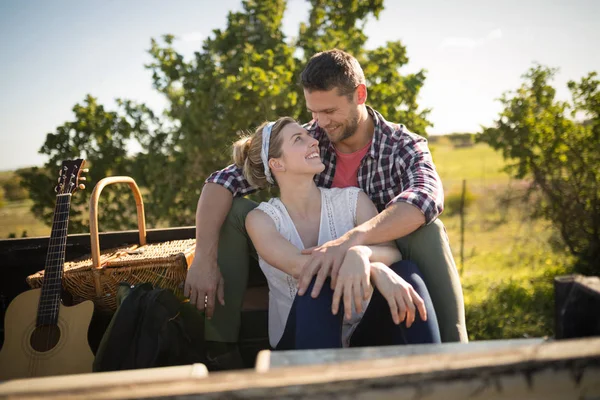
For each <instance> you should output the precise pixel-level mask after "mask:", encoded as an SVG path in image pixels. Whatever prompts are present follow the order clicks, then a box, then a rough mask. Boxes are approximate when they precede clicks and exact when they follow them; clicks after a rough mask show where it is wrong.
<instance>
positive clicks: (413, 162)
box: [205, 107, 444, 224]
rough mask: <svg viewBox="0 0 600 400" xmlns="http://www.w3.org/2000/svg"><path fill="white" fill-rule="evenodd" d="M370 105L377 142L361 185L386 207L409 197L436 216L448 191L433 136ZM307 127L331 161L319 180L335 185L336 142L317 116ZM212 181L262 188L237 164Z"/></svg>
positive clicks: (237, 190) (240, 192)
mask: <svg viewBox="0 0 600 400" xmlns="http://www.w3.org/2000/svg"><path fill="white" fill-rule="evenodd" d="M367 109H368V111H369V114H370V115H371V117H372V118H373V122H374V124H375V132H374V135H373V142H372V144H371V148H370V149H369V152H368V153H367V154H366V155H365V157H364V158H363V159H362V161H361V164H360V167H359V169H358V186H359V187H360V188H361V189H362V190H363V191H364V192H365V193H367V195H368V196H369V197H370V198H371V200H372V201H373V203H375V205H376V206H377V209H378V210H379V211H380V212H381V211H382V210H383V209H384V208H386V207H389V206H390V205H392V204H395V203H398V202H405V203H409V204H412V205H414V206H415V207H417V208H418V209H420V210H421V212H422V213H423V214H424V215H425V221H426V223H427V224H429V223H431V222H433V221H434V220H435V219H436V218H437V217H438V216H439V215H440V214H441V213H442V211H443V209H444V191H443V188H442V182H441V180H440V177H439V175H438V173H437V171H436V169H435V165H434V164H433V160H432V158H431V153H430V152H429V148H428V147H427V140H426V139H425V138H423V137H422V136H419V135H417V134H414V133H412V132H410V131H409V130H408V129H406V128H405V127H404V125H401V124H394V123H391V122H387V121H386V120H385V119H384V118H383V117H382V116H381V114H379V113H378V112H377V111H375V110H373V109H372V108H370V107H367ZM305 128H306V129H308V130H309V132H311V133H312V135H313V136H314V137H315V138H316V139H317V140H318V141H319V148H320V153H321V158H322V160H323V164H325V169H324V170H323V172H321V173H320V174H318V175H316V176H315V182H316V183H317V185H318V186H321V187H326V188H330V187H331V185H332V183H333V177H334V175H335V162H336V155H335V149H334V148H333V144H332V143H331V142H330V141H329V139H328V138H327V135H326V134H325V131H324V130H323V129H322V128H320V127H319V126H318V125H317V123H316V122H315V121H311V122H310V123H308V124H306V125H305ZM209 182H210V183H216V184H219V185H221V186H223V187H225V188H227V189H228V190H229V191H230V192H231V193H232V194H233V196H234V197H237V196H245V195H247V194H250V193H252V192H254V191H256V190H257V189H256V188H255V187H252V186H250V184H249V183H248V182H247V181H246V179H244V175H243V172H242V169H241V168H239V167H237V166H236V165H235V164H232V165H230V166H228V167H227V168H225V169H222V170H220V171H217V172H214V173H213V174H211V175H210V176H209V177H208V178H207V179H206V181H205V183H209Z"/></svg>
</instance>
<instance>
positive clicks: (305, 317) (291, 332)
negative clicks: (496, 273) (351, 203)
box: [276, 260, 441, 350]
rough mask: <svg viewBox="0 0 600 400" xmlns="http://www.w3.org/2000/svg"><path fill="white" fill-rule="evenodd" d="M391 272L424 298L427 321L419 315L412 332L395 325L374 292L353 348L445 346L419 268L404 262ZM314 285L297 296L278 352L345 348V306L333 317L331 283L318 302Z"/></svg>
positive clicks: (354, 337) (385, 303)
mask: <svg viewBox="0 0 600 400" xmlns="http://www.w3.org/2000/svg"><path fill="white" fill-rule="evenodd" d="M390 269H392V271H394V272H395V273H396V274H398V275H399V276H400V277H401V278H402V279H404V280H405V281H406V282H408V283H410V284H411V285H412V286H413V288H414V289H415V291H416V292H417V293H418V294H419V296H421V298H422V299H423V301H424V302H425V307H426V309H427V321H423V320H422V319H421V318H420V315H419V313H418V312H417V316H416V318H415V321H414V322H413V324H412V325H411V327H410V328H407V327H406V324H405V322H402V323H400V324H399V325H396V324H394V321H393V320H392V315H391V312H390V307H389V305H388V302H387V300H386V299H385V298H384V297H383V296H382V295H381V293H380V292H379V290H377V288H374V290H373V296H372V297H371V301H370V303H369V306H368V307H367V310H366V311H365V313H364V315H363V317H362V319H361V321H360V323H359V324H358V326H357V327H356V329H355V331H354V333H353V334H352V337H351V338H350V347H362V346H386V345H401V344H417V343H441V339H440V331H439V328H438V323H437V318H436V315H435V310H434V309H433V303H432V302H431V297H430V296H429V292H428V291H427V287H426V286H425V283H424V282H423V278H422V277H421V273H420V271H419V269H418V268H417V266H416V265H415V264H414V263H412V262H410V261H406V260H403V261H399V262H397V263H394V264H392V265H391V266H390ZM314 283H315V279H313V281H312V282H311V284H310V286H309V288H308V290H307V291H306V294H305V295H304V296H298V295H296V298H295V299H294V303H293V305H292V309H291V310H290V314H289V316H288V320H287V323H286V326H285V330H284V332H283V336H282V337H281V340H280V341H279V343H278V344H277V347H276V350H293V349H296V350H307V349H329V348H341V347H342V322H343V316H344V312H343V310H344V307H343V304H340V311H338V313H337V315H333V314H332V312H331V303H332V301H333V290H331V287H330V279H329V278H328V279H327V281H326V283H325V284H324V285H323V288H322V289H321V293H320V294H319V296H318V297H317V298H316V299H313V298H312V297H311V296H310V293H311V292H312V287H313V286H314Z"/></svg>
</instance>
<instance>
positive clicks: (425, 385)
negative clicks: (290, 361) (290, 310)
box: [0, 338, 600, 400]
mask: <svg viewBox="0 0 600 400" xmlns="http://www.w3.org/2000/svg"><path fill="white" fill-rule="evenodd" d="M87 379H88V376H72V378H71V379H68V382H66V386H63V387H62V388H61V389H56V388H50V387H47V388H44V387H39V386H38V387H36V388H31V387H30V385H27V384H26V382H24V383H23V384H22V385H19V386H20V387H19V388H15V387H14V386H13V387H12V390H11V391H7V390H6V389H5V387H4V386H3V385H2V384H0V397H1V396H4V397H6V398H9V399H10V398H17V397H18V398H20V399H28V398H40V399H47V398H86V399H121V398H132V397H153V398H160V397H175V396H177V397H178V398H200V397H201V398H209V399H212V398H215V399H216V398H219V399H220V398H236V399H240V398H247V399H281V398H294V399H304V398H321V399H326V398H347V399H353V400H355V399H360V398H380V399H397V398H411V399H421V400H423V399H431V400H436V399H443V400H452V399H464V398H469V399H523V398H527V399H566V398H569V399H570V398H589V399H592V398H598V397H600V338H591V339H578V340H565V341H559V342H549V343H542V344H537V345H527V346H519V347H517V348H510V349H499V350H493V351H485V352H476V353H459V354H439V355H436V356H432V355H430V354H426V355H415V356H407V357H394V358H388V359H379V360H366V361H352V362H346V363H340V364H328V365H317V366H299V367H283V368H275V369H272V370H270V371H268V372H266V373H259V372H256V371H254V370H247V371H240V372H219V373H214V374H211V375H210V376H209V377H208V379H192V378H185V379H177V380H172V381H162V382H146V383H144V384H138V383H129V384H107V385H106V386H105V387H104V388H102V389H101V390H99V389H98V388H97V387H85V382H86V380H87ZM74 382H78V383H77V386H76V387H75V386H74V385H75V383H74Z"/></svg>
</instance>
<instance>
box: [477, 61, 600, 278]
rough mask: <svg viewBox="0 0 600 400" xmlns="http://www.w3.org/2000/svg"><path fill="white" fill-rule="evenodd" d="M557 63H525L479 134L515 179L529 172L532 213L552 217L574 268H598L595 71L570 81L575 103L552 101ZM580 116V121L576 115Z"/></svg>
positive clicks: (599, 108)
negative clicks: (497, 111)
mask: <svg viewBox="0 0 600 400" xmlns="http://www.w3.org/2000/svg"><path fill="white" fill-rule="evenodd" d="M555 73H556V69H551V68H547V67H543V66H539V65H538V66H535V67H533V68H531V69H530V70H529V71H528V72H527V73H526V74H525V75H524V80H525V82H524V83H523V85H522V86H521V87H520V88H519V89H518V90H516V91H515V92H509V93H506V94H505V95H504V96H503V97H502V98H501V102H502V104H503V106H504V110H503V111H502V112H501V113H500V116H499V119H498V120H497V121H496V122H495V124H494V126H493V127H490V128H486V129H484V131H483V133H482V135H481V136H480V138H479V140H481V141H484V142H486V143H488V144H490V145H491V146H492V147H493V148H495V149H497V150H501V151H502V154H503V155H504V158H506V159H509V160H511V161H512V163H511V164H510V165H509V166H508V167H507V168H508V171H509V172H510V173H512V175H513V176H514V177H516V178H519V179H521V178H530V179H531V180H532V183H533V188H534V189H536V190H537V192H536V193H539V194H540V196H538V197H536V206H535V209H534V215H535V216H542V217H545V218H547V219H548V220H550V221H552V223H553V224H554V225H555V227H556V228H557V230H558V231H559V232H560V235H561V238H562V241H563V242H564V244H565V245H566V247H567V248H568V250H569V251H570V252H571V253H572V254H574V255H575V256H577V257H578V259H579V260H580V261H579V264H578V266H577V268H578V270H579V271H581V272H583V273H595V274H598V273H600V172H599V171H600V152H599V151H598V143H600V91H599V89H598V85H599V81H598V79H597V74H596V73H590V74H589V75H588V76H587V77H584V78H583V79H582V80H581V82H569V88H570V89H571V92H572V95H573V103H572V104H569V103H567V102H561V101H557V100H556V99H555V94H556V91H555V89H554V88H553V87H552V86H551V85H550V81H551V80H552V78H553V77H554V75H555ZM580 115H582V116H584V118H585V122H584V123H582V122H581V121H578V120H577V119H575V118H574V117H575V116H580Z"/></svg>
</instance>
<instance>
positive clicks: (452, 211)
mask: <svg viewBox="0 0 600 400" xmlns="http://www.w3.org/2000/svg"><path fill="white" fill-rule="evenodd" d="M476 199H477V196H475V194H474V193H473V192H471V191H470V190H469V188H468V187H467V189H466V190H465V205H464V207H465V210H466V209H467V208H468V207H469V206H470V205H471V204H473V203H474V202H475V200H476ZM461 201H462V191H459V192H451V193H450V194H448V195H446V197H445V200H444V214H445V215H447V216H453V215H457V214H459V213H460V203H461Z"/></svg>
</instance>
